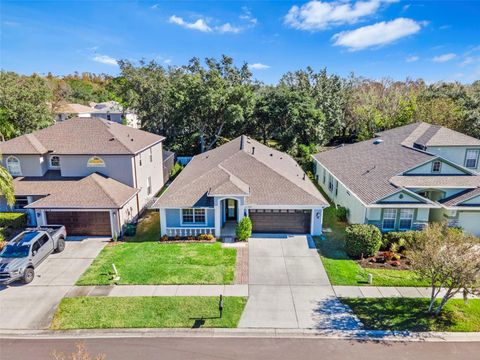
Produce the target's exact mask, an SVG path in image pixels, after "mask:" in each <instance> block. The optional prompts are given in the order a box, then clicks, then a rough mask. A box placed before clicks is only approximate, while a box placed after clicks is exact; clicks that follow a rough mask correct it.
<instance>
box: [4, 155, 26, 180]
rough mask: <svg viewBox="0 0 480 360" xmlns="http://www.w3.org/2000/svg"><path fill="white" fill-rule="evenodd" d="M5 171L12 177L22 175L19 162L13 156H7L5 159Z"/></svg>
mask: <svg viewBox="0 0 480 360" xmlns="http://www.w3.org/2000/svg"><path fill="white" fill-rule="evenodd" d="M7 170H8V172H9V173H10V174H12V176H20V175H22V168H21V166H20V160H19V159H18V158H17V157H15V156H9V157H8V159H7Z"/></svg>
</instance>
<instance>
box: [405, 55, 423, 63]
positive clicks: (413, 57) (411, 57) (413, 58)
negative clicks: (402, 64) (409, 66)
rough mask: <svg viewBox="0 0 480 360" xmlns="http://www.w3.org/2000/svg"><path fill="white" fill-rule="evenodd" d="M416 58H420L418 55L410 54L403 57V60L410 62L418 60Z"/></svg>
mask: <svg viewBox="0 0 480 360" xmlns="http://www.w3.org/2000/svg"><path fill="white" fill-rule="evenodd" d="M418 59H420V58H419V57H418V56H415V55H412V56H408V57H407V58H406V59H405V61H406V62H408V63H411V62H415V61H418Z"/></svg>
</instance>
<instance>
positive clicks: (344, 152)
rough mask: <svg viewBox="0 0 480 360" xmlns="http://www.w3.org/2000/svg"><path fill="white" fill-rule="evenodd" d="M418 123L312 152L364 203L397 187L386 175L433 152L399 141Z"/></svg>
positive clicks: (402, 168)
mask: <svg viewBox="0 0 480 360" xmlns="http://www.w3.org/2000/svg"><path fill="white" fill-rule="evenodd" d="M417 126H418V124H411V125H407V126H403V127H399V128H396V129H393V130H389V131H385V132H383V133H381V137H380V138H381V139H382V140H383V142H381V143H379V144H377V145H376V144H375V142H374V140H375V139H372V140H367V141H362V142H358V143H355V144H351V145H345V146H343V147H339V148H336V149H333V150H329V151H325V152H322V153H319V154H316V155H314V158H315V159H316V160H318V161H319V162H320V163H321V164H323V165H324V166H325V167H326V168H327V169H328V170H329V171H330V172H331V173H333V175H335V176H336V177H337V178H338V179H339V180H340V181H341V182H342V183H343V184H345V185H346V186H347V187H348V188H349V189H350V190H351V191H353V192H354V193H355V194H356V195H357V196H358V197H359V198H360V199H361V200H362V201H363V202H364V203H366V204H371V203H374V202H375V201H377V200H379V199H381V198H383V197H385V196H387V195H389V194H393V193H394V192H396V191H397V190H398V188H397V187H395V186H394V185H393V184H391V183H390V181H389V180H390V178H391V177H393V176H395V175H398V174H401V173H402V172H403V171H405V170H407V169H409V168H412V167H414V166H416V165H419V164H422V163H424V162H426V161H428V160H430V159H433V158H434V156H432V155H430V154H426V153H424V152H421V151H417V150H413V149H410V148H407V147H405V146H402V145H401V142H402V141H404V140H405V138H406V137H407V136H409V135H410V133H411V132H412V131H413V130H415V128H416V127H417Z"/></svg>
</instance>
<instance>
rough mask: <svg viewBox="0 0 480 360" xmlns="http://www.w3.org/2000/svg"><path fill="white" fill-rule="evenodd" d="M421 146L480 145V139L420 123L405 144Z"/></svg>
mask: <svg viewBox="0 0 480 360" xmlns="http://www.w3.org/2000/svg"><path fill="white" fill-rule="evenodd" d="M414 144H418V145H420V146H424V147H427V148H428V147H429V146H480V140H479V139H476V138H474V137H472V136H468V135H465V134H462V133H460V132H458V131H454V130H451V129H448V128H446V127H443V126H439V125H431V124H427V123H418V124H417V128H416V129H415V130H414V131H412V133H411V134H410V136H408V137H407V138H406V139H405V140H404V142H403V145H405V146H410V147H413V146H414Z"/></svg>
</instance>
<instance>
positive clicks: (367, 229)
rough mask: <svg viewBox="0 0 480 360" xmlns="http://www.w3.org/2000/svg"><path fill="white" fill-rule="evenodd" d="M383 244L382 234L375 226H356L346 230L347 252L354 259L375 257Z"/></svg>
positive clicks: (350, 226)
mask: <svg viewBox="0 0 480 360" xmlns="http://www.w3.org/2000/svg"><path fill="white" fill-rule="evenodd" d="M381 242H382V233H381V232H380V230H379V229H378V228H377V227H376V226H374V225H367V224H354V225H349V226H348V227H347V229H346V239H345V250H346V251H347V254H348V255H349V256H351V257H353V258H361V257H367V256H373V255H375V254H376V253H377V252H378V250H380V245H381Z"/></svg>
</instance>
